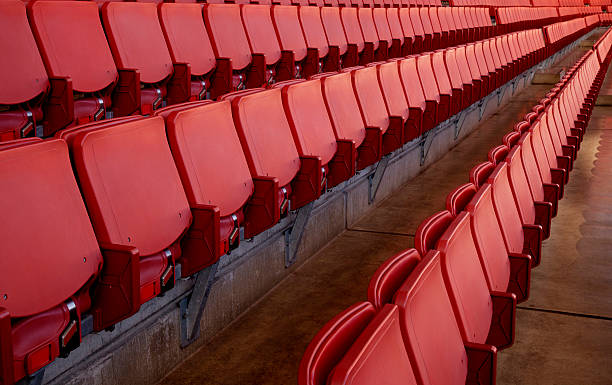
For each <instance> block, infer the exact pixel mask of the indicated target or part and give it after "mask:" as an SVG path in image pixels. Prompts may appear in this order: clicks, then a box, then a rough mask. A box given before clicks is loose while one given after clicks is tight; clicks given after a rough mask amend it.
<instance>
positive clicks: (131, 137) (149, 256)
mask: <svg viewBox="0 0 612 385" xmlns="http://www.w3.org/2000/svg"><path fill="white" fill-rule="evenodd" d="M99 124H100V128H99V129H95V127H89V128H87V129H83V130H81V132H80V133H77V135H76V136H75V137H73V139H72V140H71V142H72V144H71V152H72V157H73V160H74V164H75V168H76V171H77V174H78V177H79V180H80V183H81V190H82V192H83V196H84V198H85V202H86V203H87V208H88V211H89V214H90V217H91V219H92V224H93V227H94V230H95V232H96V237H97V239H98V241H99V242H100V243H101V244H102V245H105V244H111V245H118V246H116V247H115V249H114V253H113V257H112V258H105V270H104V272H103V274H102V276H101V280H100V282H101V283H100V284H98V288H97V297H98V299H97V300H96V301H94V307H95V311H94V314H95V316H94V330H103V329H105V328H107V327H109V326H111V325H113V324H114V323H116V322H118V321H121V320H122V319H125V318H126V317H128V316H130V315H132V314H134V313H135V312H136V311H137V310H138V309H139V307H140V305H141V304H142V303H145V302H147V301H148V300H150V299H152V298H153V297H155V296H157V295H158V294H160V293H162V292H165V291H166V290H169V289H170V288H172V287H173V286H174V266H175V263H176V261H178V260H180V259H181V256H182V258H185V259H187V258H189V257H190V256H189V255H186V254H185V255H182V254H181V245H180V242H181V239H182V238H183V236H184V235H185V234H186V233H187V230H188V229H189V226H190V224H191V222H192V215H191V211H190V209H189V204H188V202H187V198H186V196H185V192H184V190H183V187H182V185H181V180H180V177H179V173H178V171H177V169H176V165H175V163H174V160H173V158H172V154H171V153H170V148H169V147H168V141H167V139H166V130H165V127H164V120H163V119H162V118H161V117H151V118H147V119H137V120H130V121H127V122H119V123H117V124H114V125H109V124H107V123H104V122H101V123H99Z"/></svg>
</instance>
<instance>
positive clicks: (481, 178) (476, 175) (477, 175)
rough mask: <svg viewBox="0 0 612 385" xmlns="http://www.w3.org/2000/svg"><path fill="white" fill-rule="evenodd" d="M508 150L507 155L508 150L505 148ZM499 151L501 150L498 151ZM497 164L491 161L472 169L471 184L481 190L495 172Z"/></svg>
mask: <svg viewBox="0 0 612 385" xmlns="http://www.w3.org/2000/svg"><path fill="white" fill-rule="evenodd" d="M503 147H504V148H505V149H506V154H507V153H508V148H507V147H506V146H503ZM498 151H499V150H498ZM496 165H497V162H496V163H493V162H491V161H489V162H484V163H480V164H477V165H476V166H474V167H472V169H471V170H470V183H473V184H474V186H476V188H480V186H482V185H483V184H484V183H486V181H487V180H488V179H489V176H490V175H491V173H492V172H493V170H495V166H496Z"/></svg>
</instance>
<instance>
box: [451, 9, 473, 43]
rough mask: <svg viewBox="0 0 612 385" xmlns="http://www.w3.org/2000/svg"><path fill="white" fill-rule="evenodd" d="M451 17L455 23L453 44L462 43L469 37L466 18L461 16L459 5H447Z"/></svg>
mask: <svg viewBox="0 0 612 385" xmlns="http://www.w3.org/2000/svg"><path fill="white" fill-rule="evenodd" d="M449 9H450V14H451V17H452V18H453V21H454V23H455V29H456V32H455V36H456V39H455V45H458V44H463V43H465V42H467V41H468V37H469V27H468V25H467V20H465V17H463V14H462V12H461V8H460V7H449Z"/></svg>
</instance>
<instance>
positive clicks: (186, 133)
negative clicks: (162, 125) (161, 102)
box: [166, 102, 253, 217]
mask: <svg viewBox="0 0 612 385" xmlns="http://www.w3.org/2000/svg"><path fill="white" fill-rule="evenodd" d="M203 122H204V124H202V123H203ZM166 127H167V129H166V131H167V135H168V142H169V144H170V149H171V150H172V155H173V156H174V160H175V163H176V166H177V169H178V171H179V174H180V176H181V180H182V182H183V186H184V188H185V193H186V194H187V199H188V201H189V204H190V205H191V206H194V205H214V206H217V207H219V211H220V215H221V216H222V217H223V216H227V215H230V214H233V213H235V212H236V211H238V210H239V209H240V208H241V207H243V206H244V204H245V203H246V201H247V200H248V199H249V197H250V196H251V193H252V192H253V180H252V178H251V173H250V171H249V166H248V164H247V161H246V158H245V156H244V153H243V152H242V146H241V145H240V139H239V138H238V134H237V133H236V127H235V126H234V123H233V121H232V111H231V107H230V104H229V102H213V103H205V104H201V105H196V106H195V107H192V108H185V109H180V110H177V111H174V112H172V113H170V115H168V117H167V119H166Z"/></svg>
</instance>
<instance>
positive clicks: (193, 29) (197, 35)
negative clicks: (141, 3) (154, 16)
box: [158, 3, 216, 101]
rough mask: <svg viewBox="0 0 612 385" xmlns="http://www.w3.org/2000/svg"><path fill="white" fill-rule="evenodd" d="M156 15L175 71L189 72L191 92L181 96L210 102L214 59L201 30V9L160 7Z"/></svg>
mask: <svg viewBox="0 0 612 385" xmlns="http://www.w3.org/2000/svg"><path fill="white" fill-rule="evenodd" d="M158 11H159V21H160V22H161V26H162V30H163V31H164V36H165V37H166V42H167V43H168V49H169V51H170V56H171V57H172V63H174V66H175V70H179V69H180V70H182V71H187V70H189V71H190V76H191V90H182V92H184V93H186V94H187V93H188V94H189V97H188V99H189V100H190V101H195V100H202V99H210V97H211V95H210V89H211V80H212V77H213V76H214V75H216V73H215V68H216V59H215V53H214V52H213V49H212V45H211V43H210V39H209V37H208V33H207V32H206V27H205V26H204V20H203V18H202V6H201V5H199V4H177V3H162V4H161V5H160V6H159V8H158ZM185 64H188V66H186V65H185Z"/></svg>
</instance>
